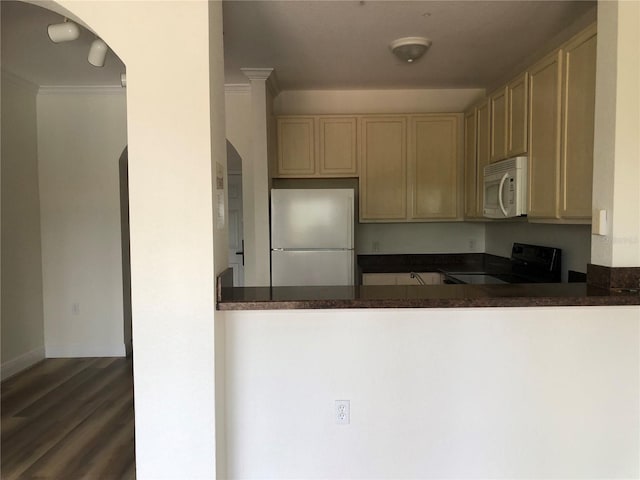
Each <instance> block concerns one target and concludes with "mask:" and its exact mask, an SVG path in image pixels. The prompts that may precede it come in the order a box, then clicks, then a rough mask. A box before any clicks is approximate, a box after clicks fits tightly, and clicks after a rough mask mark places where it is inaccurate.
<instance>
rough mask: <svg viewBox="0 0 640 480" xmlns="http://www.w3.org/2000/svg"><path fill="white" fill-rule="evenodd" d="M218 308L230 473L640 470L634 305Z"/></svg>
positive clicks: (327, 475) (541, 474)
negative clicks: (341, 404)
mask: <svg viewBox="0 0 640 480" xmlns="http://www.w3.org/2000/svg"><path fill="white" fill-rule="evenodd" d="M225 314H226V315H225V316H226V322H227V332H226V333H227V404H228V405H233V408H230V409H228V411H227V422H228V445H227V447H228V474H229V476H228V478H230V479H236V478H237V479H239V478H242V479H252V478H306V479H310V478H322V479H331V478H335V479H338V478H362V479H370V478H379V479H382V478H388V479H398V478H457V479H464V478H536V479H550V478H638V476H639V475H640V469H639V465H640V453H639V452H640V443H639V438H640V426H639V425H640V423H639V421H640V418H639V409H638V404H639V401H640V396H639V392H640V384H639V373H640V365H639V342H640V341H639V332H640V325H639V324H640V307H609V308H607V307H602V308H600V307H563V308H490V309H489V308H487V309H422V310H420V309H417V310H415V309H404V310H392V309H389V310H384V309H383V310H374V309H372V310H368V309H364V310H331V311H309V310H296V311H252V312H241V311H235V312H225ZM343 399H348V400H350V401H351V424H349V425H336V423H335V412H334V408H335V407H334V401H335V400H343Z"/></svg>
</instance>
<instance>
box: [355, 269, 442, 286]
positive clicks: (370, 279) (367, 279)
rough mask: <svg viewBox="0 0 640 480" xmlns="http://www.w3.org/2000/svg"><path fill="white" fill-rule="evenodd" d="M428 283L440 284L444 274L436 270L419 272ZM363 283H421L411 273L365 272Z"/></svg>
mask: <svg viewBox="0 0 640 480" xmlns="http://www.w3.org/2000/svg"><path fill="white" fill-rule="evenodd" d="M418 275H420V277H421V278H422V280H423V281H424V283H425V284H426V285H440V284H441V283H442V274H440V273H436V272H418ZM362 285H420V282H419V281H418V279H417V278H411V274H410V273H363V274H362Z"/></svg>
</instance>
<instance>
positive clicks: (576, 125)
mask: <svg viewBox="0 0 640 480" xmlns="http://www.w3.org/2000/svg"><path fill="white" fill-rule="evenodd" d="M596 34H597V33H596V26H595V25H593V26H592V27H590V28H588V29H587V30H585V31H583V32H582V33H581V34H579V35H577V36H576V37H574V38H573V39H572V40H570V41H569V43H567V44H566V45H565V47H564V48H563V50H564V81H563V88H564V97H563V98H564V116H563V121H562V144H563V148H562V156H561V164H560V166H561V171H560V181H561V183H560V185H561V188H560V193H561V200H560V216H561V217H562V218H566V219H590V218H591V189H592V184H593V126H594V110H595V87H596V41H597V37H596Z"/></svg>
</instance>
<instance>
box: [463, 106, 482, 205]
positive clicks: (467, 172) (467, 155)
mask: <svg viewBox="0 0 640 480" xmlns="http://www.w3.org/2000/svg"><path fill="white" fill-rule="evenodd" d="M477 123H478V113H477V109H476V108H475V107H473V108H471V109H469V110H468V111H467V112H466V113H465V114H464V216H465V218H475V217H476V216H477V215H478V180H477V178H478V174H479V172H478V156H477V138H476V137H477V136H476V131H477V126H478V125H477Z"/></svg>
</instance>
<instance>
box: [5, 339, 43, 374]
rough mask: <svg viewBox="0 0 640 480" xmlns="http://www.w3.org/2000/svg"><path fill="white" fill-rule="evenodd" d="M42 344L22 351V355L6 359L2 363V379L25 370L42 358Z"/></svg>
mask: <svg viewBox="0 0 640 480" xmlns="http://www.w3.org/2000/svg"><path fill="white" fill-rule="evenodd" d="M44 358H45V357H44V346H42V347H38V348H36V349H33V350H31V351H30V352H27V353H23V354H22V355H20V356H18V357H16V358H12V359H11V360H7V361H6V362H4V363H3V364H2V368H1V370H2V372H1V374H0V377H1V378H2V380H6V379H7V378H9V377H12V376H14V375H15V374H16V373H20V372H21V371H23V370H26V369H27V368H29V367H30V366H31V365H34V364H36V363H38V362H39V361H40V360H44Z"/></svg>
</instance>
